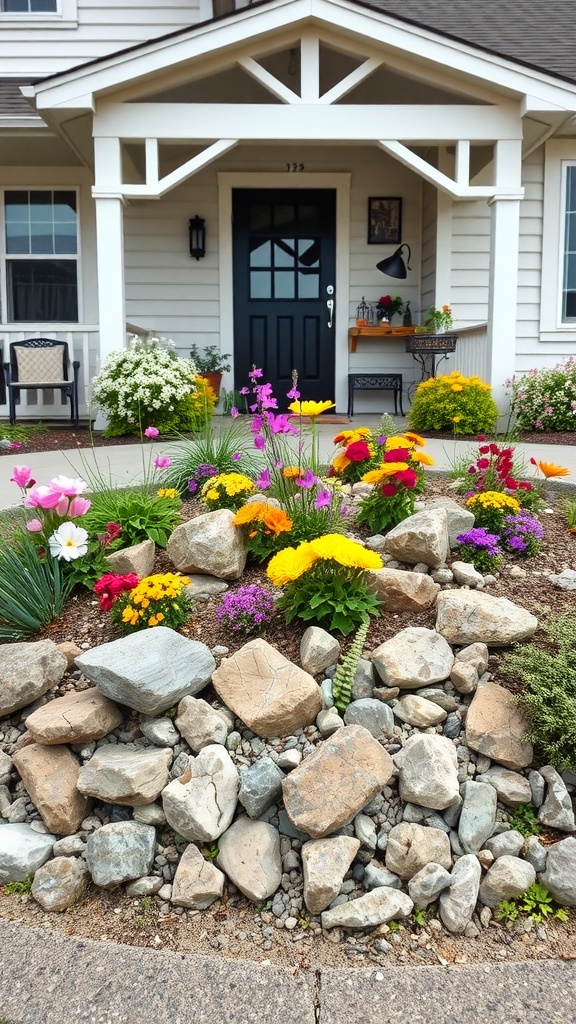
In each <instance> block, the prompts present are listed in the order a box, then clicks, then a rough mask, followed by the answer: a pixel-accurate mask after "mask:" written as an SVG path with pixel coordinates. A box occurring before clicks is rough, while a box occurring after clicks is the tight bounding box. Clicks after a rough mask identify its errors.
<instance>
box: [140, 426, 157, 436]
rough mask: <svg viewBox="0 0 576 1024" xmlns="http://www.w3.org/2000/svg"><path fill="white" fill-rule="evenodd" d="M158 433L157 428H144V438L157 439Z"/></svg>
mask: <svg viewBox="0 0 576 1024" xmlns="http://www.w3.org/2000/svg"><path fill="white" fill-rule="evenodd" d="M159 433H160V431H159V430H158V428H157V427H146V430H145V431H144V437H158V434H159Z"/></svg>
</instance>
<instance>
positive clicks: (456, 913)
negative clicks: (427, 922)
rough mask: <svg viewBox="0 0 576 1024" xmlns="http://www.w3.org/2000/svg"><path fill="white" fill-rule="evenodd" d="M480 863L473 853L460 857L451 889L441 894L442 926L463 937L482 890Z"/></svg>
mask: <svg viewBox="0 0 576 1024" xmlns="http://www.w3.org/2000/svg"><path fill="white" fill-rule="evenodd" d="M481 873H482V870H481V868H480V861H479V860H478V858H477V857H476V856H475V855H474V854H473V853H467V854H465V856H464V857H460V858H459V859H458V860H457V861H456V863H455V865H454V867H453V868H452V882H451V885H450V888H449V889H445V890H444V892H443V893H441V894H440V918H441V920H442V924H443V925H444V926H445V927H446V928H447V929H448V931H449V932H453V933H454V934H455V935H461V934H462V932H464V931H465V930H466V925H468V924H469V923H470V921H471V920H472V914H473V913H474V910H475V907H476V901H477V899H478V890H479V888H480V875H481Z"/></svg>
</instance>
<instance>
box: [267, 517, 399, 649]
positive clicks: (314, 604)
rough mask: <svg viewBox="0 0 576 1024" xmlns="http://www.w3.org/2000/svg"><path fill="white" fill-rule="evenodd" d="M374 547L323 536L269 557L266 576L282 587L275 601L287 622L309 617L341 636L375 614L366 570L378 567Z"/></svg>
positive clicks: (306, 619) (336, 537) (378, 558)
mask: <svg viewBox="0 0 576 1024" xmlns="http://www.w3.org/2000/svg"><path fill="white" fill-rule="evenodd" d="M381 568H382V559H381V558H380V556H379V555H377V554H376V552H375V551H368V550H367V549H366V548H363V547H362V546H361V545H360V544H357V543H356V542H355V541H353V540H349V539H348V538H347V537H342V536H341V535H340V534H327V535H326V536H324V537H319V538H317V539H316V540H312V541H305V542H303V543H302V544H299V545H298V547H297V548H293V547H290V548H285V549H284V550H283V551H280V552H278V554H277V555H274V557H273V558H272V559H271V560H270V563H269V565H268V569H267V575H268V579H269V580H271V582H272V583H273V584H274V586H276V587H282V588H283V594H282V596H281V598H280V600H279V601H278V602H277V607H278V608H280V609H281V610H282V611H283V612H284V614H285V617H286V621H287V622H291V621H292V620H293V619H295V618H299V619H302V620H303V621H304V622H309V621H314V622H316V623H318V624H319V625H321V626H324V628H325V629H327V630H337V631H338V632H340V633H343V634H344V636H347V635H348V634H349V633H351V632H352V631H353V630H354V629H357V628H358V627H359V626H360V625H361V624H362V623H363V622H365V621H366V619H367V618H368V616H369V615H377V614H378V601H377V599H376V597H375V596H374V594H373V593H372V592H371V590H370V586H369V580H368V577H367V570H374V569H381Z"/></svg>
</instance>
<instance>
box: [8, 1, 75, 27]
mask: <svg viewBox="0 0 576 1024" xmlns="http://www.w3.org/2000/svg"><path fill="white" fill-rule="evenodd" d="M0 26H1V27H2V29H5V28H42V29H44V28H76V27H77V26H78V0H58V10H57V11H54V12H52V11H22V12H21V13H20V14H17V13H16V12H15V11H0Z"/></svg>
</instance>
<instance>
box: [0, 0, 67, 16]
mask: <svg viewBox="0 0 576 1024" xmlns="http://www.w3.org/2000/svg"><path fill="white" fill-rule="evenodd" d="M2 11H3V13H4V14H57V12H58V0H2Z"/></svg>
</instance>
